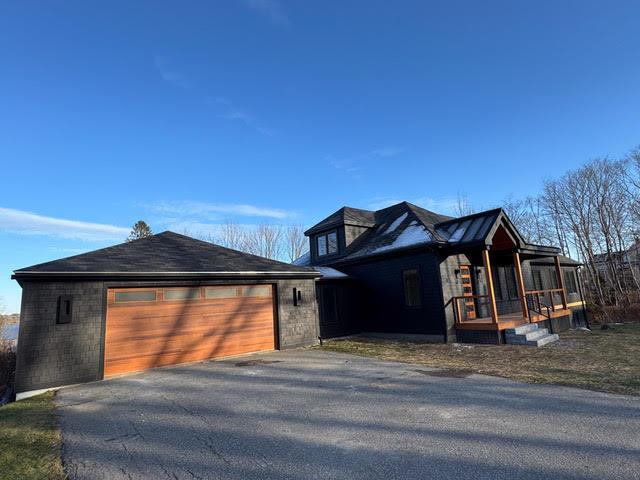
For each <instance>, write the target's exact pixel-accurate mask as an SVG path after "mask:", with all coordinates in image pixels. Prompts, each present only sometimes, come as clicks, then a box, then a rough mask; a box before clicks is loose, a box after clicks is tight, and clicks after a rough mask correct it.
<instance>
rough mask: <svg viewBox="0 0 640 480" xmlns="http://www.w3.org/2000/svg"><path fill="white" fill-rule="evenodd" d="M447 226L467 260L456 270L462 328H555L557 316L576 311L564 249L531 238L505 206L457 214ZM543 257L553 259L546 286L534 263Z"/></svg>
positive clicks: (456, 308) (457, 319)
mask: <svg viewBox="0 0 640 480" xmlns="http://www.w3.org/2000/svg"><path fill="white" fill-rule="evenodd" d="M445 228H446V230H445V232H446V233H447V234H449V236H450V238H449V242H450V243H453V244H454V245H455V246H454V248H452V249H451V253H452V254H456V255H458V256H459V257H463V258H465V259H466V262H467V263H466V264H463V263H462V262H461V263H460V267H459V268H458V269H456V270H455V276H456V284H458V285H460V287H461V290H462V292H461V294H460V295H455V296H453V297H452V298H451V303H452V306H453V310H454V321H455V329H456V331H458V332H460V331H462V332H464V331H474V330H475V331H487V332H501V331H503V330H505V329H509V328H515V327H517V326H519V325H522V324H525V323H540V322H544V323H545V325H548V326H550V327H551V326H552V324H553V323H554V322H553V319H559V318H561V317H568V316H569V315H570V314H571V311H570V309H569V307H568V306H567V293H566V290H565V286H564V279H563V274H562V268H561V265H560V259H559V254H560V252H559V250H558V249H556V248H554V247H548V246H540V245H532V244H529V243H527V242H525V241H524V240H523V239H522V237H521V236H520V234H519V233H518V231H517V230H516V228H515V226H514V225H513V224H512V223H511V221H510V220H509V219H508V217H507V216H506V215H505V214H504V212H503V211H502V210H495V211H490V212H483V213H481V214H477V215H470V216H468V217H464V218H461V219H455V220H453V221H451V222H450V225H446V226H445ZM456 240H457V241H456ZM540 258H547V259H549V258H553V264H554V269H553V270H554V272H553V273H554V274H553V275H550V277H551V278H549V279H548V281H545V282H544V283H546V284H547V285H546V286H543V282H542V280H541V279H540V280H537V279H536V278H534V276H533V275H532V271H531V269H530V265H529V261H532V260H534V261H535V260H536V259H540ZM548 273H550V274H551V270H549V272H548ZM525 276H526V277H527V279H526V281H525ZM527 286H529V288H527ZM548 286H551V287H553V288H548Z"/></svg>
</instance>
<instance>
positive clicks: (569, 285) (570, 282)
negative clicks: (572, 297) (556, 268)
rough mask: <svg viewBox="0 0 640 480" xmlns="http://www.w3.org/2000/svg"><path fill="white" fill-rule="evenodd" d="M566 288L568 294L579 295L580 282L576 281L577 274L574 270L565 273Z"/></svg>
mask: <svg viewBox="0 0 640 480" xmlns="http://www.w3.org/2000/svg"><path fill="white" fill-rule="evenodd" d="M564 288H565V289H566V290H567V293H578V282H577V281H576V272H574V271H572V270H565V271H564Z"/></svg>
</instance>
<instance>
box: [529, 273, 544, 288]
mask: <svg viewBox="0 0 640 480" xmlns="http://www.w3.org/2000/svg"><path fill="white" fill-rule="evenodd" d="M531 273H532V275H533V287H534V288H535V289H536V290H542V289H543V286H542V272H540V270H537V269H536V270H532V271H531Z"/></svg>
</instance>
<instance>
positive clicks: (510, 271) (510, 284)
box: [505, 267, 518, 300]
mask: <svg viewBox="0 0 640 480" xmlns="http://www.w3.org/2000/svg"><path fill="white" fill-rule="evenodd" d="M505 278H506V281H507V292H508V293H507V294H508V295H509V300H516V299H517V298H518V285H517V282H516V272H515V269H514V268H513V267H505Z"/></svg>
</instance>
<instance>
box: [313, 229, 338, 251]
mask: <svg viewBox="0 0 640 480" xmlns="http://www.w3.org/2000/svg"><path fill="white" fill-rule="evenodd" d="M316 242H317V245H318V256H319V257H322V256H324V255H331V254H332V253H337V252H338V232H337V231H336V230H334V231H333V232H329V233H326V234H324V235H318V236H317V237H316Z"/></svg>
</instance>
